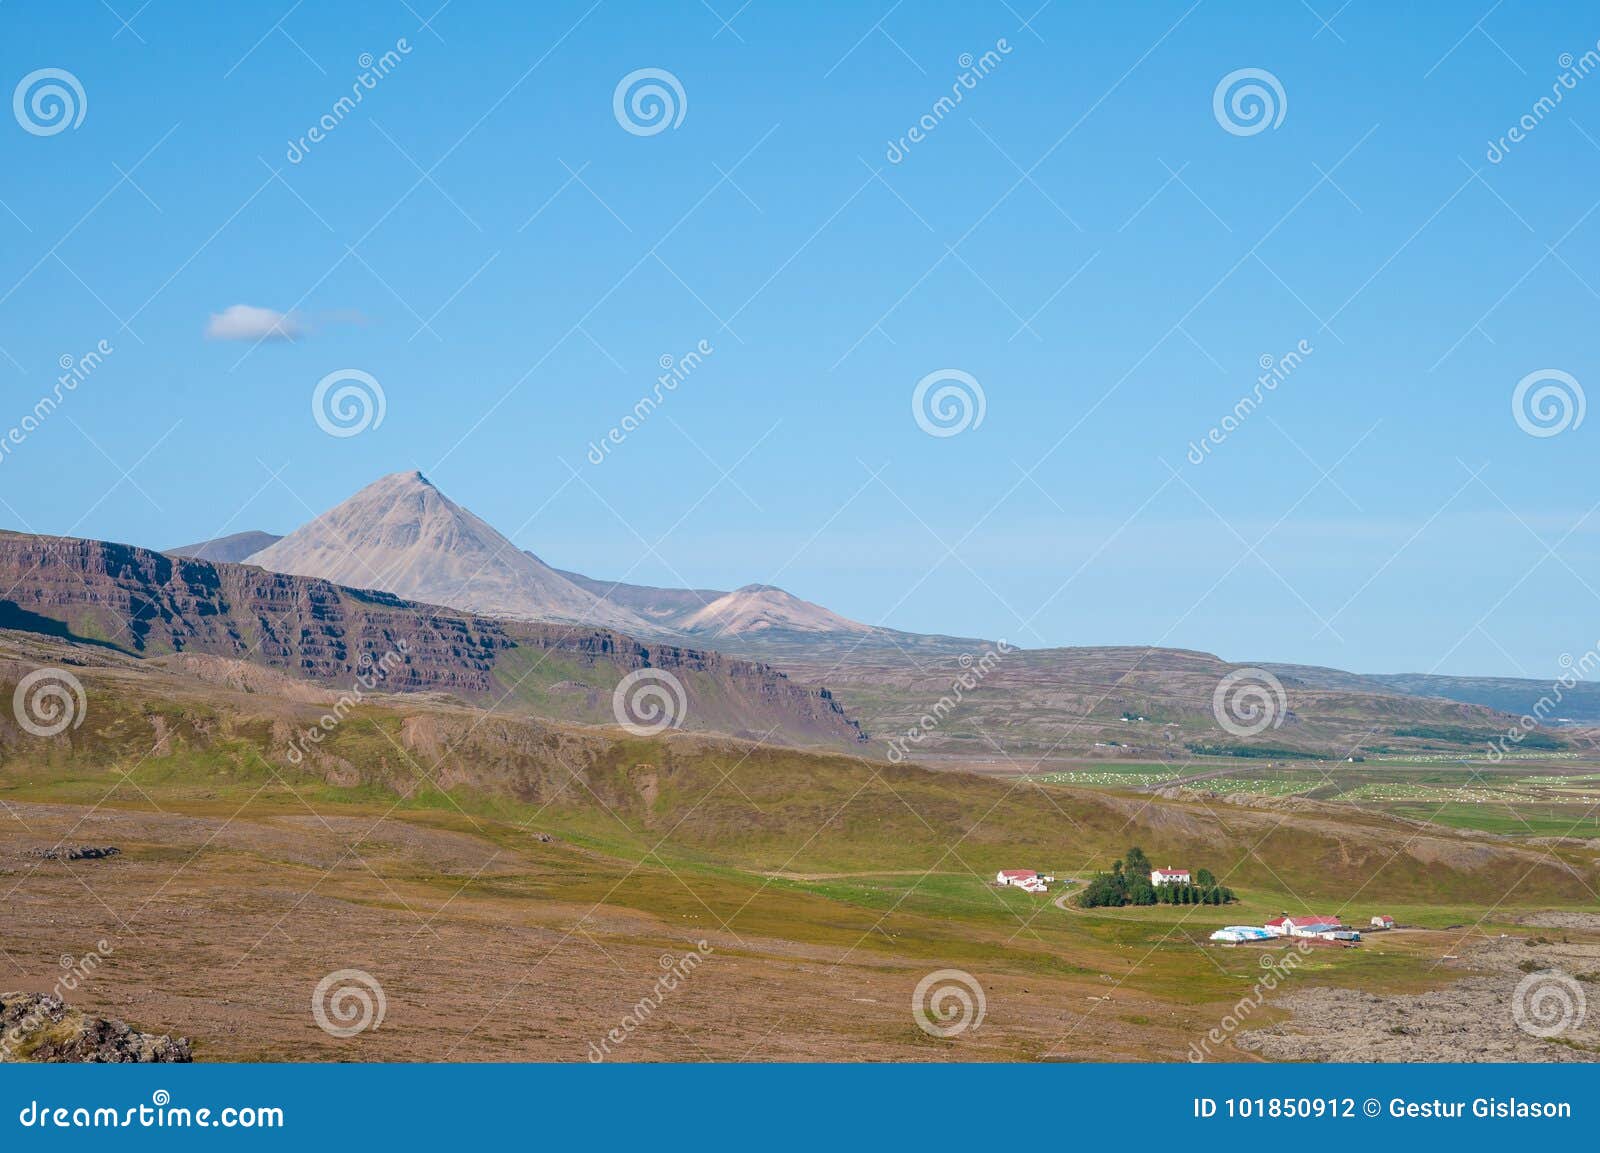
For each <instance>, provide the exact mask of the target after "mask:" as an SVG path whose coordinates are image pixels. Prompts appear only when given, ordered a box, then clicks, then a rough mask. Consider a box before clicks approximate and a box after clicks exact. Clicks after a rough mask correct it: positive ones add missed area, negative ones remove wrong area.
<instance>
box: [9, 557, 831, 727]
mask: <svg viewBox="0 0 1600 1153" xmlns="http://www.w3.org/2000/svg"><path fill="white" fill-rule="evenodd" d="M0 590H8V591H6V592H5V594H4V599H0V630H7V629H9V630H15V631H16V632H17V634H19V635H20V634H33V635H34V636H36V637H49V638H55V639H57V640H60V641H66V642H71V643H73V644H74V645H75V646H76V648H77V649H78V650H79V651H80V655H79V656H78V657H77V658H76V659H77V660H79V661H90V660H94V659H98V658H97V657H96V654H97V653H98V654H105V657H104V659H113V658H118V659H124V658H122V657H121V655H122V654H125V655H127V656H133V657H138V658H143V659H146V660H148V659H149V658H153V657H154V658H168V659H169V660H170V658H171V657H172V656H173V655H175V654H183V655H184V656H185V657H189V656H193V655H196V654H204V655H205V656H207V657H210V658H226V659H227V660H229V661H249V662H251V663H252V664H256V665H262V666H265V667H267V668H269V669H277V670H280V671H282V672H286V673H289V674H291V675H293V676H295V677H297V678H304V679H306V680H312V681H320V682H323V683H324V684H331V685H333V686H335V687H339V688H343V689H345V690H347V691H349V690H350V686H352V685H354V684H359V683H362V682H363V681H364V680H366V679H368V678H370V677H371V675H372V672H373V669H374V667H375V666H379V667H382V668H383V669H384V674H385V675H383V676H382V677H381V678H379V679H380V680H381V685H379V686H378V687H379V688H381V689H382V690H384V691H402V692H443V693H449V694H452V695H454V696H457V697H460V698H462V699H464V700H466V701H468V702H470V703H473V704H476V705H480V706H485V707H489V708H492V709H497V710H500V711H506V712H518V713H524V714H529V713H531V714H535V715H538V716H544V717H552V718H557V719H565V720H574V721H582V722H585V723H591V724H615V723H616V718H615V714H614V712H613V705H612V696H613V690H615V689H616V687H617V686H618V684H619V682H621V680H622V679H623V677H625V676H626V675H627V674H629V673H631V672H635V671H637V670H640V669H645V668H651V669H658V670H662V671H664V672H667V673H670V674H671V675H672V677H673V678H674V679H676V680H677V681H678V682H679V683H680V684H681V685H682V686H683V696H684V704H685V708H684V709H683V710H682V711H681V713H679V715H678V720H679V722H680V725H679V727H683V728H688V729H694V730H702V731H716V732H726V733H732V734H735V735H737V734H756V735H759V734H764V733H767V732H769V731H770V732H772V734H773V736H772V739H773V740H782V741H786V742H788V743H792V744H811V743H826V744H835V745H853V744H855V743H856V742H857V741H858V740H860V739H861V734H860V732H859V730H858V729H857V727H856V726H855V725H854V723H853V722H852V721H851V720H850V719H849V718H848V717H846V716H845V714H844V712H843V710H842V709H840V707H839V706H838V704H837V703H835V702H834V700H833V699H832V697H831V695H830V694H829V693H828V691H827V690H826V689H821V688H808V687H805V686H802V685H798V684H796V683H795V682H793V681H791V680H789V679H788V678H787V677H786V676H784V675H783V674H782V673H779V672H776V671H774V670H773V669H770V668H768V667H766V666H765V665H760V664H756V663H754V662H751V661H744V660H735V659H731V658H728V657H724V656H722V655H721V654H719V653H712V652H704V651H699V650H695V649H687V648H675V647H670V646H649V647H646V646H644V645H641V644H639V643H638V642H636V641H633V640H630V639H629V638H627V637H625V636H620V635H618V634H616V633H613V632H609V631H607V630H604V629H598V628H594V627H592V626H560V625H553V624H539V623H531V622H518V621H504V620H497V619H494V618H490V617H482V616H473V615H470V614H467V613H463V612H457V611H454V610H451V609H442V608H437V607H434V606H432V605H424V604H416V603H413V602H409V601H405V600H402V599H400V598H399V597H395V596H392V595H390V594H387V593H381V592H371V591H363V590H358V589H349V588H341V587H339V586H337V585H334V584H330V583H329V582H327V581H323V580H318V579H314V578H306V577H296V576H291V575H287V574H282V573H272V572H268V571H265V570H263V569H261V568H257V567H255V566H252V565H232V564H213V563H211V562H208V561H197V560H188V559H184V558H174V557H171V556H168V555H166V554H164V553H157V552H151V551H149V550H147V549H141V548H134V547H132V546H129V545H119V544H109V543H106V542H103V541H90V540H78V539H73V538H65V537H40V536H31V535H26V534H21V533H0ZM219 673H221V674H223V675H227V676H229V678H230V679H232V680H234V681H237V680H238V678H237V677H236V676H232V675H231V674H228V671H227V670H226V669H223V670H219ZM365 687H366V688H368V689H371V688H372V687H373V686H372V685H371V684H366V685H365Z"/></svg>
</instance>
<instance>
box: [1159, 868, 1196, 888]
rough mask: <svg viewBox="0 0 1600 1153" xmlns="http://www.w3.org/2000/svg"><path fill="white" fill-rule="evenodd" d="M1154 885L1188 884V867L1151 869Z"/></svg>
mask: <svg viewBox="0 0 1600 1153" xmlns="http://www.w3.org/2000/svg"><path fill="white" fill-rule="evenodd" d="M1150 883H1151V884H1152V885H1187V884H1189V870H1188V869H1172V868H1167V869H1152V870H1151V871H1150Z"/></svg>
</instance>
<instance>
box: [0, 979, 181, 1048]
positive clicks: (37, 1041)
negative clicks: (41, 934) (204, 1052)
mask: <svg viewBox="0 0 1600 1153" xmlns="http://www.w3.org/2000/svg"><path fill="white" fill-rule="evenodd" d="M193 1060H194V1053H193V1050H192V1048H191V1046H190V1044H189V1041H188V1038H186V1037H179V1038H177V1039H173V1038H171V1037H158V1036H156V1035H155V1034H153V1033H140V1032H137V1031H136V1030H134V1029H131V1028H129V1027H128V1026H127V1025H125V1024H124V1023H123V1022H121V1021H114V1020H111V1019H109V1018H106V1017H91V1016H89V1015H88V1014H86V1013H83V1012H80V1011H79V1010H77V1009H73V1008H69V1007H68V1006H67V1005H66V1003H65V1002H63V1001H62V1000H61V998H59V997H52V996H50V995H49V994H48V993H4V994H0V1062H4V1061H38V1062H79V1063H96V1064H107V1063H109V1064H128V1063H133V1062H139V1063H151V1062H153V1063H160V1064H171V1063H180V1062H182V1063H186V1062H190V1061H193Z"/></svg>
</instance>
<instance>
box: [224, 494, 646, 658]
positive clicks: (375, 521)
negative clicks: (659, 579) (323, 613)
mask: <svg viewBox="0 0 1600 1153" xmlns="http://www.w3.org/2000/svg"><path fill="white" fill-rule="evenodd" d="M247 560H248V562H249V563H250V564H255V565H260V566H261V567H262V568H266V569H270V570H272V571H273V572H282V573H292V574H294V575H296V576H310V577H321V578H322V579H323V580H329V581H333V582H335V583H337V584H343V585H349V586H351V587H353V588H370V589H378V590H380V591H382V592H389V593H394V594H395V595H397V596H402V597H406V598H408V599H411V600H417V601H424V602H426V603H428V604H437V605H446V606H448V607H450V608H457V609H464V610H466V611H468V612H475V613H484V614H487V615H490V616H500V617H508V618H511V619H515V620H535V621H557V622H562V623H571V624H587V625H600V626H603V627H606V628H614V629H621V630H623V631H624V632H629V633H634V634H639V633H644V632H648V631H650V625H649V622H647V621H646V620H645V619H644V618H643V617H641V616H639V615H638V614H637V613H635V612H633V611H632V610H630V609H628V608H626V607H624V606H622V605H620V604H617V603H616V602H614V601H607V600H602V599H601V598H599V597H597V596H595V594H594V593H592V592H590V591H588V590H587V589H583V588H580V587H579V586H577V585H575V584H573V583H572V582H571V581H570V580H567V579H566V578H565V577H563V576H562V575H561V574H560V573H558V572H556V571H555V570H554V569H552V568H551V567H550V566H549V565H546V564H545V563H544V562H543V561H541V560H539V559H538V558H537V557H534V556H532V555H530V554H529V553H526V552H523V551H522V550H521V549H519V548H517V546H516V545H514V544H512V543H511V542H510V541H509V540H507V539H506V538H505V537H504V536H502V535H501V534H500V533H499V532H497V531H496V530H495V529H494V528H492V527H491V526H490V525H489V524H488V523H486V522H485V521H483V520H482V519H481V518H479V517H477V516H474V515H473V514H472V513H471V512H469V511H468V510H466V509H465V508H462V507H461V506H460V505H458V504H456V503H455V502H454V501H452V500H450V498H448V497H447V496H445V495H444V494H443V493H441V492H440V491H439V490H438V489H437V488H435V487H434V486H433V485H432V484H431V483H430V482H429V481H428V479H427V477H425V476H423V475H422V474H421V473H420V472H414V471H413V472H397V473H393V474H391V475H389V476H386V477H383V478H381V479H379V480H377V481H374V482H373V483H372V484H369V485H368V486H367V487H366V488H364V489H362V490H361V491H360V492H358V493H356V494H355V495H354V496H352V497H351V498H350V499H349V500H346V501H345V502H344V503H343V504H340V505H337V506H336V507H334V508H332V509H330V510H328V511H327V512H325V513H323V514H322V515H321V516H319V517H317V518H316V519H315V520H313V521H312V522H311V523H310V524H307V525H304V526H302V527H301V528H298V529H296V530H295V531H294V532H292V533H290V534H289V535H288V536H286V537H284V538H283V539H282V540H280V541H277V542H276V543H274V544H271V545H269V546H268V547H266V548H264V549H262V550H261V551H260V552H256V553H252V554H251V555H250V556H249V557H248V558H247Z"/></svg>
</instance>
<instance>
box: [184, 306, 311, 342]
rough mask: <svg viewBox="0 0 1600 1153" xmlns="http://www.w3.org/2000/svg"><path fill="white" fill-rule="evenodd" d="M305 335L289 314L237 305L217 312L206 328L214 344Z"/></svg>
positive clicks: (281, 338) (288, 338)
mask: <svg viewBox="0 0 1600 1153" xmlns="http://www.w3.org/2000/svg"><path fill="white" fill-rule="evenodd" d="M300 333H301V328H300V324H299V322H298V321H296V320H295V318H294V317H293V316H291V315H290V314H289V313H286V312H278V311H277V310H275V309H271V308H256V307H255V306H254V305H250V304H234V305H230V306H229V307H227V308H225V309H223V310H222V311H221V312H213V313H212V314H211V321H210V323H208V324H207V325H206V336H207V338H209V339H211V340H293V339H294V338H295V337H297V336H299V335H300Z"/></svg>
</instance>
